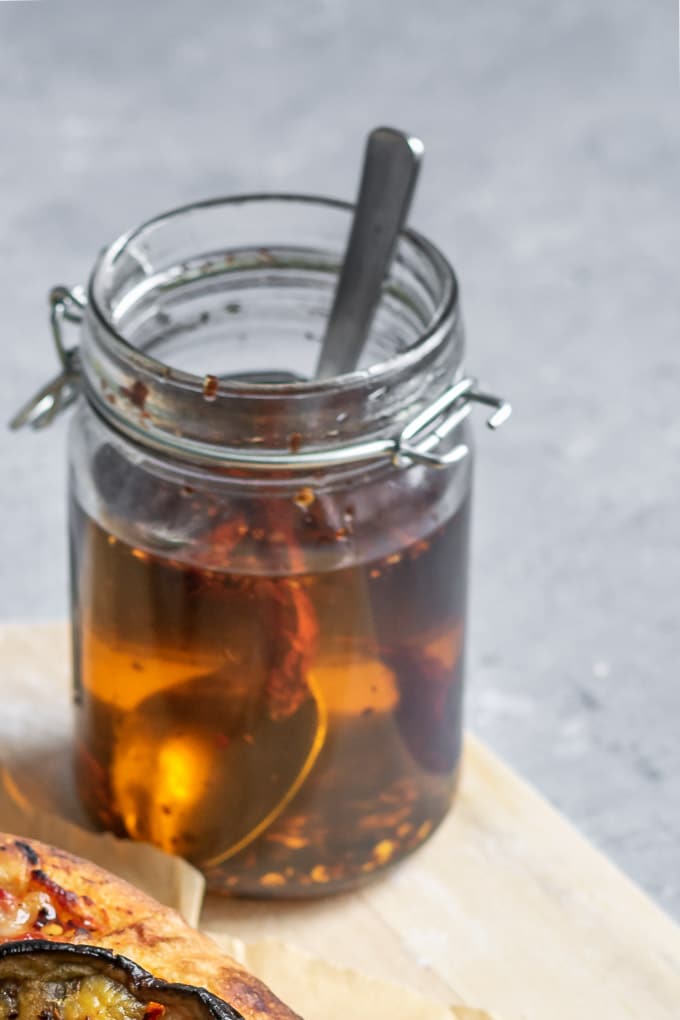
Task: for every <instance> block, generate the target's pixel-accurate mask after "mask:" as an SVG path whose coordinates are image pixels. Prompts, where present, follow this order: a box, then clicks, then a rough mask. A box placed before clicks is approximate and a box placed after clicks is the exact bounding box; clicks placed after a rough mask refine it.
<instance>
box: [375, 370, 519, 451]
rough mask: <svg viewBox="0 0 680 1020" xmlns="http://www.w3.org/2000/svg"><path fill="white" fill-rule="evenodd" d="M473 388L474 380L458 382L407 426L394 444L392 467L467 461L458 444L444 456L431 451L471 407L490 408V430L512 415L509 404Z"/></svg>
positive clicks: (498, 426)
mask: <svg viewBox="0 0 680 1020" xmlns="http://www.w3.org/2000/svg"><path fill="white" fill-rule="evenodd" d="M476 386H477V380H476V379H471V378H469V377H468V378H465V379H461V380H460V381H459V382H457V383H454V385H453V386H450V387H449V389H448V390H446V392H445V393H442V395H441V396H440V397H439V398H438V399H437V400H435V401H434V403H433V404H430V405H429V407H426V408H425V409H424V410H423V411H421V412H420V414H418V415H417V416H416V417H415V418H414V419H413V421H411V422H409V424H408V425H407V426H406V428H405V429H403V430H402V432H401V434H400V435H399V437H398V439H397V440H396V447H395V451H394V454H393V457H392V459H393V461H394V463H395V464H396V465H397V466H404V464H405V463H406V464H408V463H409V462H411V463H412V462H414V461H415V462H416V463H420V464H430V465H432V466H433V467H439V468H443V467H448V466H449V465H450V464H456V463H458V461H460V460H462V459H463V458H464V457H466V456H467V455H468V453H469V452H470V451H469V449H468V447H467V446H466V444H465V443H458V444H457V445H456V446H454V447H452V449H450V450H448V451H447V452H446V453H434V452H432V451H433V450H434V448H435V447H437V446H438V445H439V444H440V443H441V442H442V440H444V439H446V437H447V436H448V435H449V434H450V433H451V432H453V430H454V429H455V428H456V427H457V426H458V425H460V423H461V422H462V421H463V420H464V419H465V418H467V416H468V415H469V413H470V411H471V409H472V404H473V403H478V404H485V405H486V406H487V407H493V408H494V409H495V410H494V413H493V414H492V415H491V416H490V417H489V418H487V422H486V424H487V425H488V427H489V428H490V429H497V428H500V426H501V425H503V423H504V422H506V421H507V420H508V418H509V417H510V415H511V414H512V408H511V406H510V404H509V403H508V402H507V401H506V400H503V399H502V398H501V397H497V396H495V395H494V394H492V393H484V392H482V391H481V390H478V389H476ZM447 412H448V413H447Z"/></svg>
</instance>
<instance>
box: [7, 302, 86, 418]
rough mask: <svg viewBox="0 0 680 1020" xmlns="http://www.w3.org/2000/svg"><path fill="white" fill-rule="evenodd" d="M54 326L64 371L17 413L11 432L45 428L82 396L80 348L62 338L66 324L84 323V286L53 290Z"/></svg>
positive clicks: (58, 352) (56, 344) (51, 305)
mask: <svg viewBox="0 0 680 1020" xmlns="http://www.w3.org/2000/svg"><path fill="white" fill-rule="evenodd" d="M49 302H50V326H51V327H52V337H53V339H54V346H55V347H56V348H57V354H58V356H59V361H60V362H61V371H60V372H59V374H58V375H56V376H55V377H54V378H53V379H50V381H49V382H48V383H45V385H44V386H43V387H41V389H39V390H38V392H37V393H36V394H35V396H33V397H31V399H30V400H29V401H28V402H27V403H26V404H24V406H23V407H22V408H21V409H20V410H19V411H17V413H16V414H15V415H14V417H13V418H12V420H11V421H10V423H9V427H10V428H11V429H20V428H23V426H24V425H29V426H30V427H31V428H33V429H44V428H45V427H46V426H47V425H50V424H51V422H53V421H54V419H55V418H56V416H57V415H58V414H59V413H60V412H61V411H63V410H65V408H67V407H68V406H69V405H70V404H72V403H73V401H74V400H75V399H76V397H77V396H78V393H79V392H80V360H79V357H78V348H77V347H70V348H68V347H66V346H65V345H64V340H63V337H62V325H63V323H64V322H72V323H75V324H78V323H80V322H81V321H82V318H83V310H84V308H85V303H86V299H85V290H84V288H83V287H63V286H59V287H53V288H52V290H51V291H50V295H49Z"/></svg>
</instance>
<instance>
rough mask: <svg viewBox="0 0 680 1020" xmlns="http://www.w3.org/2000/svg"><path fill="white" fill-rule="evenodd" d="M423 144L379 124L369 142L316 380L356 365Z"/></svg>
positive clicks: (407, 204) (402, 221) (404, 214)
mask: <svg viewBox="0 0 680 1020" xmlns="http://www.w3.org/2000/svg"><path fill="white" fill-rule="evenodd" d="M424 151H425V149H424V146H423V143H422V142H421V141H420V139H419V138H416V137H414V136H413V135H408V134H406V133H405V132H403V131H398V130H397V129H396V128H389V127H378V128H375V129H374V130H373V131H371V133H370V135H369V136H368V140H367V142H366V151H365V154H364V164H363V169H362V175H361V185H360V187H359V197H358V199H357V204H356V211H355V214H354V221H353V223H352V229H351V232H350V238H349V243H348V245H347V251H346V253H345V259H344V262H343V265H342V270H341V272H340V279H339V281H338V286H337V290H336V292H335V299H334V301H333V308H332V310H331V314H330V317H329V320H328V326H327V327H326V334H325V337H324V339H323V344H322V347H321V355H320V357H319V362H318V365H317V369H316V378H317V379H327V378H329V377H331V376H335V375H342V374H343V373H346V372H351V371H352V370H353V369H355V368H356V367H357V364H358V363H359V359H360V357H361V352H362V350H363V348H364V345H365V343H366V339H367V337H368V333H369V330H370V327H371V322H372V320H373V316H374V314H375V310H376V308H377V305H378V302H379V301H380V295H381V291H382V285H383V282H384V280H385V277H386V276H387V273H388V271H389V268H390V264H391V262H392V257H393V255H394V251H395V248H396V244H397V238H398V236H399V231H400V230H401V229H402V227H403V226H404V224H405V222H406V218H407V216H408V211H409V207H410V205H411V199H412V197H413V192H414V189H415V185H416V180H417V178H418V171H419V169H420V163H421V160H422V156H423V153H424Z"/></svg>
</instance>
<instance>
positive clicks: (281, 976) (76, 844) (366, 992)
mask: <svg viewBox="0 0 680 1020" xmlns="http://www.w3.org/2000/svg"><path fill="white" fill-rule="evenodd" d="M0 831H3V832H11V833H14V834H15V835H17V836H27V837H29V838H32V839H38V840H42V841H43V842H45V843H51V844H53V845H55V846H59V847H61V848H62V849H64V850H68V851H69V852H70V853H73V854H77V855H79V856H80V857H85V858H87V859H89V860H91V861H94V862H95V864H98V865H99V866H100V867H102V868H106V869H107V870H109V871H112V872H113V873H114V874H116V875H119V876H120V877H121V878H124V879H125V880H126V881H128V882H132V883H133V884H134V885H137V886H138V887H139V888H141V889H143V890H144V891H145V892H148V893H149V894H150V895H152V896H154V897H155V898H156V899H158V900H160V901H161V903H164V904H166V905H167V906H170V907H173V908H174V909H175V910H177V911H179V913H180V914H182V916H183V917H184V918H185V919H186V920H187V921H188V922H189V923H190V924H192V925H194V926H196V925H197V923H198V919H199V916H200V912H201V904H202V901H203V896H204V890H205V884H204V881H203V877H202V876H201V874H200V873H199V872H198V871H196V869H195V868H193V867H191V865H190V864H187V863H186V862H185V861H183V860H181V859H180V858H178V857H172V856H170V855H168V854H165V853H163V852H162V851H160V850H157V849H155V848H154V847H151V846H148V845H147V844H144V843H132V842H129V841H126V840H120V839H116V838H115V837H114V836H111V835H108V834H103V833H95V832H89V831H87V830H85V829H83V828H81V827H80V826H78V825H75V824H74V823H73V822H70V821H67V820H66V819H65V818H62V817H60V816H59V815H57V814H51V813H49V812H46V811H44V810H42V809H40V810H39V809H37V808H36V807H34V806H33V804H32V803H31V802H30V801H28V800H27V798H26V796H25V794H24V793H23V792H22V790H21V789H20V787H19V784H18V783H17V782H16V781H15V779H14V778H13V777H12V775H11V774H10V772H9V771H8V770H7V769H2V770H1V771H0ZM209 934H210V935H211V937H212V938H213V939H214V940H215V941H216V942H217V943H218V944H219V945H220V946H222V947H223V948H224V950H225V952H227V953H229V954H230V955H231V956H233V957H235V958H236V959H237V960H238V961H239V962H241V963H243V964H244V965H245V966H246V967H248V969H249V970H250V971H252V973H254V974H255V975H256V976H257V977H259V978H261V979H262V980H263V981H264V982H265V983H266V984H268V985H269V986H270V987H271V988H272V989H273V990H274V991H275V992H276V994H277V995H278V996H279V997H280V998H281V999H283V1001H284V1002H286V1003H287V1004H288V1005H289V1006H291V1007H292V1008H293V1009H294V1010H295V1011H296V1012H298V1013H300V1015H301V1016H303V1017H304V1018H305V1020H346V1018H347V1017H348V1016H351V1017H352V1020H452V1018H456V1020H500V1018H498V1017H497V1016H495V1017H491V1015H490V1014H488V1013H485V1012H482V1011H480V1010H477V1009H472V1008H469V1007H466V1006H451V1007H449V1006H447V1005H445V1004H442V1003H440V1002H436V1001H432V1000H429V999H427V998H425V997H423V996H421V995H419V994H417V993H416V992H414V991H412V990H410V989H408V988H405V987H401V986H399V985H395V984H390V983H388V982H384V981H378V980H375V979H373V978H369V977H365V976H364V975H362V974H358V973H356V972H355V971H351V970H345V969H342V968H340V967H335V966H333V965H332V964H330V963H326V962H325V961H323V960H318V959H315V958H314V957H311V956H307V955H306V954H305V953H302V952H300V951H299V950H297V949H294V948H293V947H291V946H288V945H286V944H284V943H281V942H276V941H273V940H270V939H265V940H262V941H260V942H256V943H251V944H249V945H246V944H245V943H243V942H242V941H241V940H240V939H238V938H236V937H232V936H227V935H224V934H216V933H214V932H212V931H211V932H210V933H209Z"/></svg>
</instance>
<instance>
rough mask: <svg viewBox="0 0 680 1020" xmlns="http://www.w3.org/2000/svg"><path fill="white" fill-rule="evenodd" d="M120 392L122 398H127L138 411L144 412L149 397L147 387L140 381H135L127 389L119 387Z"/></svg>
mask: <svg viewBox="0 0 680 1020" xmlns="http://www.w3.org/2000/svg"><path fill="white" fill-rule="evenodd" d="M120 392H121V394H122V395H123V396H124V397H127V399H128V400H129V401H130V403H131V404H134V406H135V407H138V408H139V410H140V411H143V410H144V404H145V403H146V398H147V397H148V395H149V387H148V386H147V385H146V384H145V383H143V382H142V380H141V379H137V380H135V382H134V383H133V384H132V386H130V387H129V388H128V387H127V386H121V387H120Z"/></svg>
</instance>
